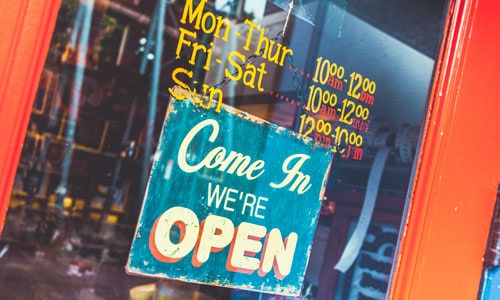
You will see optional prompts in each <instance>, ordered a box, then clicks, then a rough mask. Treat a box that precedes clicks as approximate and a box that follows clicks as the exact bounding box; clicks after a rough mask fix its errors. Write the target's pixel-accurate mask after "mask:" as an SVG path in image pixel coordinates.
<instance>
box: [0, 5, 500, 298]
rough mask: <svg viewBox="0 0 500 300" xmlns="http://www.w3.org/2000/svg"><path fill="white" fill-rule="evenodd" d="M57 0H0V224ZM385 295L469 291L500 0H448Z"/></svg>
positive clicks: (482, 228) (491, 179) (484, 232)
mask: <svg viewBox="0 0 500 300" xmlns="http://www.w3.org/2000/svg"><path fill="white" fill-rule="evenodd" d="M59 5H60V0H24V1H1V2H0V16H1V17H0V28H2V30H1V31H0V40H1V43H0V128H1V130H0V141H1V142H0V230H1V228H3V223H4V219H5V214H6V210H7V207H8V203H9V199H10V193H11V187H12V183H13V180H14V176H15V172H16V169H17V164H18V160H19V156H20V152H21V148H22V143H23V140H24V136H25V134H26V127H27V124H28V121H29V116H30V113H31V107H32V104H33V101H34V98H35V92H36V89H37V83H38V80H39V78H40V74H41V70H42V68H43V64H44V60H45V56H46V54H47V50H48V45H49V42H50V38H51V33H52V30H53V28H54V22H55V19H56V16H57V10H58V7H59ZM449 6H450V7H449V12H448V14H447V16H446V18H445V19H446V20H445V31H444V40H443V44H442V46H441V51H440V55H439V58H438V61H437V64H436V72H435V76H434V81H433V87H432V91H431V96H430V100H429V109H428V111H427V116H426V122H425V125H424V132H423V134H424V136H423V141H422V145H421V151H420V155H419V157H418V162H417V168H416V176H415V179H414V182H413V188H412V192H411V199H410V203H409V207H408V215H407V217H406V220H405V222H404V226H403V232H402V234H401V245H400V248H399V251H398V254H397V259H396V267H395V272H394V276H393V279H392V282H391V287H390V294H389V297H390V298H391V299H475V298H476V295H477V292H478V289H479V281H480V278H481V269H482V257H483V254H484V250H485V244H486V240H487V236H488V229H489V228H488V227H489V224H490V219H491V216H492V209H493V206H494V200H495V194H496V190H497V185H498V183H499V182H500V155H498V153H499V151H498V149H500V133H498V132H497V130H499V129H500V116H498V114H500V105H499V104H498V103H499V100H498V99H497V96H496V95H497V90H496V89H497V84H498V83H497V81H499V79H500V76H499V75H497V73H498V70H500V55H498V54H499V53H500V51H499V50H500V39H498V36H497V29H498V28H499V27H500V19H499V18H498V16H497V12H498V11H500V2H498V1H496V0H450V3H449Z"/></svg>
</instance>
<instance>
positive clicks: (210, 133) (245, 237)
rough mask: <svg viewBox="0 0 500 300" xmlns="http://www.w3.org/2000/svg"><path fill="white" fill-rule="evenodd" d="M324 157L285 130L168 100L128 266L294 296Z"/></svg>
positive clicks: (327, 156)
mask: <svg viewBox="0 0 500 300" xmlns="http://www.w3.org/2000/svg"><path fill="white" fill-rule="evenodd" d="M330 164H331V149H325V148H323V147H322V146H317V145H315V144H314V142H313V141H312V140H311V139H309V138H307V137H303V136H299V135H297V134H295V133H294V132H292V131H290V130H287V129H285V128H282V127H279V126H276V125H274V124H271V123H268V122H266V121H264V120H261V119H258V118H256V117H253V116H249V115H248V114H246V113H244V112H241V111H238V110H235V109H233V108H230V107H227V106H223V107H222V109H221V111H220V112H216V111H215V110H214V109H210V110H207V109H205V108H203V107H200V106H197V105H196V104H194V103H193V102H192V101H191V100H184V101H172V102H171V103H170V105H169V108H168V112H167V116H166V118H165V122H164V127H163V131H162V134H161V137H160V140H159V144H158V149H157V151H156V154H155V158H154V162H153V168H152V172H151V176H150V179H149V184H148V188H147V191H146V195H145V199H144V203H143V207H142V211H141V215H140V217H139V222H138V225H137V229H136V234H135V237H134V241H133V243H132V247H131V250H130V255H129V261H128V263H127V271H128V272H129V273H132V274H140V275H146V276H155V277H161V278H170V279H177V280H182V281H186V282H196V283H204V284H211V285H218V286H224V287H233V288H238V289H245V290H253V291H261V292H268V293H274V294H281V295H290V296H296V295H299V294H300V290H301V286H302V282H303V279H304V273H305V270H306V266H307V261H308V258H309V252H310V247H311V243H312V237H313V233H314V230H315V228H316V224H317V218H318V213H319V208H320V204H321V199H322V197H323V192H324V187H325V183H326V176H327V174H328V171H329V167H330Z"/></svg>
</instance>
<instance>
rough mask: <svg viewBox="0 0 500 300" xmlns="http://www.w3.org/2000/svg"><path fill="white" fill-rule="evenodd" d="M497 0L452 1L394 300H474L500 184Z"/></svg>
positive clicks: (499, 8) (399, 257) (405, 227)
mask: <svg viewBox="0 0 500 300" xmlns="http://www.w3.org/2000/svg"><path fill="white" fill-rule="evenodd" d="M499 11H500V2H498V1H496V0H463V1H462V0H451V1H450V3H449V10H448V15H447V17H446V20H445V21H446V23H445V30H444V39H443V43H442V45H441V51H440V55H439V58H438V60H437V63H436V69H435V75H434V80H433V86H432V90H431V95H430V100H429V101H430V102H429V109H428V111H427V118H426V122H425V125H424V126H425V127H424V130H423V141H422V145H421V148H420V154H419V157H418V162H417V167H416V174H415V178H414V182H413V186H412V193H411V199H410V202H409V206H408V212H407V216H406V221H405V223H404V224H403V229H402V234H401V244H400V247H399V251H398V254H397V259H396V266H395V270H394V274H393V277H392V284H391V287H390V293H389V294H390V296H389V298H390V299H476V297H477V294H478V290H479V285H480V279H481V271H482V267H483V262H482V258H483V255H484V252H485V247H486V241H487V237H488V232H489V225H490V221H491V217H492V214H493V207H494V203H495V199H496V192H497V189H498V184H499V183H500V155H499V154H500V153H499V149H500V133H499V132H498V131H499V130H500V116H499V114H500V102H499V99H498V98H497V97H496V95H497V94H498V92H497V90H496V89H497V87H498V86H497V84H498V83H497V81H498V80H500V76H499V75H498V74H499V73H498V72H499V70H500V55H498V53H499V52H498V51H499V50H500V40H499V39H498V38H497V36H498V33H497V29H498V27H499V26H500V19H499V18H498V12H499Z"/></svg>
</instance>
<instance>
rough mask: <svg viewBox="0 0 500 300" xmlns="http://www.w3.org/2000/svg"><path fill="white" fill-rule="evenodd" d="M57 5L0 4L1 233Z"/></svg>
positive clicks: (31, 1)
mask: <svg viewBox="0 0 500 300" xmlns="http://www.w3.org/2000/svg"><path fill="white" fill-rule="evenodd" d="M60 2H61V0H21V1H0V28H1V30H0V41H1V42H0V233H1V232H2V229H3V225H4V220H5V215H6V212H7V208H8V205H9V201H10V194H11V190H12V184H13V182H14V177H15V174H16V170H17V165H18V163H19V157H20V155H21V149H22V146H23V142H24V137H25V135H26V130H27V126H28V122H29V118H30V114H31V108H32V106H33V101H34V99H35V93H36V90H37V88H38V81H39V80H40V75H41V72H42V69H43V65H44V63H45V58H46V56H47V51H48V48H49V44H50V38H51V36H52V32H53V30H54V27H55V21H56V18H57V12H58V10H59V6H60Z"/></svg>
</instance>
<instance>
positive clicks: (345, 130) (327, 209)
mask: <svg viewBox="0 0 500 300" xmlns="http://www.w3.org/2000/svg"><path fill="white" fill-rule="evenodd" d="M394 2H395V1H391V0H387V1H383V3H378V2H377V5H378V6H376V5H375V4H372V3H368V2H366V1H362V0H355V1H349V3H346V2H344V1H331V2H329V1H293V4H294V5H293V6H292V7H291V6H290V2H289V1H260V2H255V1H254V2H251V1H207V3H206V6H205V9H206V10H209V11H211V12H212V13H213V14H214V15H217V16H221V17H222V18H227V20H229V21H230V26H231V30H232V31H231V34H229V37H230V38H229V39H228V40H227V41H225V40H222V39H221V38H214V36H213V34H203V33H200V32H199V31H196V30H195V28H194V26H193V25H192V24H186V25H185V24H182V23H181V22H180V19H181V17H182V14H183V9H184V5H185V1H158V2H156V1H141V0H108V1H104V0H78V1H77V0H63V1H62V5H61V9H60V13H59V17H58V20H57V23H56V27H55V30H54V34H53V37H52V43H51V47H50V50H49V53H48V56H47V61H46V64H45V68H44V70H43V73H42V76H41V80H40V83H39V87H38V92H37V95H36V99H35V101H34V106H33V111H32V115H31V119H30V123H29V127H28V131H27V135H26V138H25V142H24V147H23V152H22V156H21V159H20V162H19V167H18V171H17V174H16V180H15V183H14V186H13V189H12V195H11V202H10V205H9V211H8V215H7V219H6V224H5V229H4V232H3V234H2V237H1V239H0V250H1V251H0V260H1V261H2V263H1V264H0V281H1V282H2V283H1V285H2V287H4V288H3V289H2V292H1V293H2V294H0V295H1V296H2V297H5V298H8V299H36V298H43V299H45V298H47V299H86V298H84V297H95V298H96V299H99V297H100V298H103V299H127V298H129V297H132V298H134V297H137V298H135V299H141V298H139V296H137V295H141V294H144V295H149V296H150V297H153V296H152V295H157V296H158V297H160V296H162V297H167V296H171V297H178V298H180V297H185V298H188V299H191V298H193V297H195V296H194V295H197V297H207V298H213V299H282V298H279V297H278V296H272V295H265V294H258V293H251V292H245V291H238V290H228V289H222V288H215V287H209V286H201V285H200V286H198V285H189V284H183V283H178V282H174V281H166V280H156V279H147V278H140V277H136V276H129V275H126V274H125V272H124V265H125V262H126V259H127V256H128V251H129V247H130V242H131V240H132V238H133V234H134V230H135V225H136V222H137V216H138V214H139V210H140V208H141V204H142V195H143V192H144V189H145V186H146V184H147V176H148V174H149V168H150V162H151V159H152V156H153V155H154V150H155V147H156V142H157V139H158V136H159V134H160V129H161V125H162V122H163V118H164V115H165V111H166V107H167V105H168V102H169V101H170V99H171V93H170V92H169V90H168V89H169V88H170V87H172V86H174V85H175V84H177V85H178V84H179V81H181V82H182V83H184V84H185V85H186V87H189V88H190V89H191V90H193V91H194V90H195V89H196V90H197V91H202V90H203V87H204V85H206V86H208V87H212V88H217V89H218V90H220V91H221V92H220V94H219V93H215V94H214V100H221V101H222V102H224V103H227V104H229V105H232V106H235V107H237V108H239V109H241V110H244V111H247V112H249V113H251V114H254V115H257V116H260V117H262V118H264V119H266V120H269V121H271V122H273V123H276V124H278V125H281V126H284V127H287V128H290V129H293V130H295V131H297V132H300V133H302V134H307V135H309V136H311V137H312V138H314V139H316V140H317V141H319V142H322V143H325V144H329V145H330V146H333V147H336V152H337V153H336V154H335V161H334V164H333V167H332V171H331V174H330V178H329V182H328V186H327V192H326V195H325V198H324V201H323V203H322V206H321V214H320V219H319V224H318V227H317V230H316V233H315V236H314V243H313V247H312V255H311V260H310V262H309V268H308V271H307V273H306V277H305V282H304V286H303V294H304V296H303V299H383V298H384V295H385V293H386V291H387V286H388V281H389V280H390V271H391V268H392V262H393V255H394V253H395V249H396V247H397V241H398V235H399V232H398V230H399V225H400V223H401V220H402V218H403V217H404V209H405V202H406V195H407V191H408V188H409V183H410V178H411V175H412V167H413V160H414V158H415V153H417V152H418V140H419V130H420V126H421V124H422V118H423V115H424V113H425V110H426V98H427V91H428V88H429V84H430V80H431V76H432V70H433V67H434V53H435V51H436V49H437V47H438V44H439V43H438V42H439V33H440V30H441V28H440V18H441V14H442V11H443V9H444V3H443V2H440V3H438V4H436V3H434V2H433V3H430V2H425V1H424V2H418V4H417V2H416V1H413V2H411V3H406V4H398V5H396V4H395V3H394ZM158 3H159V4H158ZM195 3H198V2H197V1H195ZM158 5H159V6H158ZM160 8H161V9H160ZM161 10H163V12H162V13H161ZM388 14H390V16H391V17H390V18H388V17H386V16H387V15H388ZM424 17H425V18H424ZM422 20H426V21H425V22H423V21H422ZM252 24H255V27H252V26H254V25H252ZM257 27H258V28H263V30H262V35H260V34H258V33H259V32H258V29H257ZM251 28H253V29H254V30H255V34H254V35H253V36H252V38H249V37H248V36H249V35H248V34H249V33H248V32H249V30H250V29H251ZM159 29H161V30H159ZM189 32H197V34H196V37H194V36H189ZM234 32H244V33H245V34H242V35H240V36H239V37H237V36H236V35H235V34H234ZM183 37H184V38H186V42H185V44H184V45H181V47H180V48H179V40H180V39H182V38H183ZM264 40H265V41H264ZM159 41H161V42H159ZM188 41H189V42H188ZM270 41H273V42H275V43H276V44H277V43H280V44H281V45H282V47H283V48H281V50H282V51H284V48H285V47H287V48H288V49H293V55H283V57H279V58H278V60H277V61H278V63H270V62H269V59H267V60H266V58H264V57H263V55H262V54H263V52H262V51H263V50H264V47H265V45H266V43H269V42H270ZM194 42H197V43H198V45H204V46H205V47H206V49H210V50H211V51H212V55H213V59H212V61H208V60H207V53H206V52H207V51H208V50H207V51H202V52H205V53H203V55H201V54H200V55H199V56H193V51H194V50H193V46H192V45H193V43H194ZM160 45H161V47H159V46H160ZM200 49H201V48H200ZM199 51H201V50H199ZM284 52H286V51H284ZM235 53H239V54H241V55H243V57H244V59H241V61H239V63H243V62H244V61H245V60H246V59H248V58H249V57H251V56H252V54H255V56H256V57H255V58H254V59H252V60H251V61H248V62H249V63H251V64H253V65H254V66H255V72H256V73H255V74H254V75H255V77H253V78H254V80H253V81H251V82H250V80H249V81H248V82H246V83H245V82H244V81H243V80H230V79H231V78H229V80H227V79H228V77H235V75H233V76H228V74H227V73H226V72H225V70H226V68H229V69H231V70H234V69H235V68H236V70H237V65H239V64H236V63H235V64H232V65H231V63H230V61H228V60H227V58H228V57H231V55H235ZM176 54H177V55H176ZM193 57H194V58H193ZM216 58H220V59H221V61H223V62H222V63H219V62H217V61H216ZM233 59H234V61H238V56H233ZM190 60H192V61H194V62H190ZM262 63H267V64H266V66H265V70H264V69H262V71H261V73H259V71H258V70H259V69H258V68H259V67H260V66H261V65H262ZM334 65H335V68H334ZM322 66H327V67H325V68H326V69H327V70H328V71H327V72H330V73H323V71H324V68H323V69H322ZM204 67H205V68H204ZM262 68H264V67H262ZM178 69H186V70H192V71H193V75H192V76H191V77H190V78H187V77H185V76H184V77H179V78H182V80H181V79H179V81H176V80H175V78H173V76H172V74H173V73H175V70H178ZM243 70H248V69H241V72H243ZM333 70H335V72H334V71H333ZM264 72H266V73H265V75H264ZM340 72H343V73H342V75H340ZM229 74H230V75H231V73H229ZM323 74H326V75H323ZM259 75H261V76H262V78H260V79H259ZM249 76H250V75H249ZM264 76H265V77H264ZM322 76H326V77H322ZM248 78H250V77H248ZM356 80H358V81H359V82H360V89H359V94H358V91H357V90H356V84H357V83H356V82H357V81H356ZM367 80H368V81H367ZM371 82H373V85H370V83H371ZM363 83H366V89H363ZM375 86H376V88H375ZM318 88H319V89H318ZM361 92H365V96H364V97H366V98H363V96H361V95H362V94H361ZM221 95H222V99H219V98H218V97H221ZM332 95H336V96H335V97H336V98H335V97H333V96H332ZM356 95H359V96H356ZM316 97H318V98H316ZM370 97H371V98H370ZM317 99H319V101H320V102H314V101H318V100H317ZM351 105H352V106H353V107H354V109H353V112H352V114H353V115H352V116H353V117H355V118H351V117H350V116H347V114H348V108H349V107H350V106H351ZM358 107H360V108H359V114H357V113H356V109H357V108H358ZM328 108H330V110H328ZM346 111H347V112H346ZM363 112H366V118H364V117H363ZM349 114H351V113H349ZM342 118H344V120H342ZM319 124H322V125H319ZM326 124H329V125H326ZM328 126H330V127H328ZM318 128H320V129H318ZM328 130H329V131H328ZM325 133H328V134H325ZM334 134H336V138H335V137H333V135H334ZM351 137H352V141H350V138H351ZM357 141H362V143H361V142H359V144H357ZM386 148H387V149H389V150H388V151H389V152H388V158H387V161H384V163H383V164H379V165H376V164H375V161H376V157H377V153H379V152H380V149H386ZM374 166H376V167H374ZM377 168H378V169H379V173H380V177H381V178H380V182H379V183H378V184H376V185H375V186H376V191H375V196H374V197H375V198H374V200H373V201H374V202H373V205H374V208H373V213H370V214H369V216H368V217H369V218H370V220H371V221H370V222H368V223H367V227H366V228H365V233H364V234H362V235H359V236H358V237H359V238H361V239H362V240H361V241H360V247H359V249H358V250H357V251H356V252H355V253H354V255H355V258H356V260H355V261H354V262H353V263H352V266H350V267H349V268H348V269H347V270H346V271H345V272H339V271H338V270H334V266H335V265H336V264H337V263H338V261H339V258H340V257H341V255H342V253H343V251H344V248H345V247H346V245H347V244H348V243H349V240H351V239H352V233H353V232H356V226H357V224H359V223H360V221H361V220H360V215H361V216H364V217H366V215H363V214H362V212H363V210H364V205H365V204H366V202H367V198H366V194H367V193H369V192H370V191H367V190H368V185H369V181H370V178H372V177H371V176H373V175H371V174H372V173H373V172H374V171H373V169H377ZM372 193H373V191H372ZM160 299H161V297H160Z"/></svg>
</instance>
